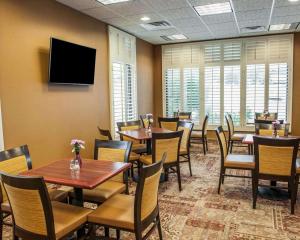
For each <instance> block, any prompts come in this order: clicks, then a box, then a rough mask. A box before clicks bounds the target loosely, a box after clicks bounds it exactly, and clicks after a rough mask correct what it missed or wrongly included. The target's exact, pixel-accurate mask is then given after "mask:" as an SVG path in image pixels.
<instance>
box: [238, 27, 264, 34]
mask: <svg viewBox="0 0 300 240" xmlns="http://www.w3.org/2000/svg"><path fill="white" fill-rule="evenodd" d="M264 31H266V27H264V26H251V27H244V28H241V33H253V32H264Z"/></svg>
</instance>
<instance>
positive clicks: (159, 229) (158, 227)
mask: <svg viewBox="0 0 300 240" xmlns="http://www.w3.org/2000/svg"><path fill="white" fill-rule="evenodd" d="M156 220H157V230H158V235H159V240H162V239H163V237H162V229H161V223H160V216H159V214H158V215H157V219H156Z"/></svg>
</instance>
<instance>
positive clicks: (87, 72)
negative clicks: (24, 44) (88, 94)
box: [49, 38, 96, 85]
mask: <svg viewBox="0 0 300 240" xmlns="http://www.w3.org/2000/svg"><path fill="white" fill-rule="evenodd" d="M50 45H51V47H50V65H49V82H50V83H57V84H79V85H89V84H94V74H95V59H96V49H94V48H89V47H84V46H81V45H77V44H74V43H70V42H66V41H62V40H59V39H56V38H51V39H50Z"/></svg>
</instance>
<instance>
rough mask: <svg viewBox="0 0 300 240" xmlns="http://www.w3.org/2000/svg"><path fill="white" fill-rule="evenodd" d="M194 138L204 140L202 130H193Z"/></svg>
mask: <svg viewBox="0 0 300 240" xmlns="http://www.w3.org/2000/svg"><path fill="white" fill-rule="evenodd" d="M191 137H192V138H202V131H201V130H197V131H195V130H193V131H192V133H191Z"/></svg>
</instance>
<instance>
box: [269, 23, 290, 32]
mask: <svg viewBox="0 0 300 240" xmlns="http://www.w3.org/2000/svg"><path fill="white" fill-rule="evenodd" d="M290 27H291V24H274V25H271V26H270V28H269V30H270V31H280V30H288V29H290Z"/></svg>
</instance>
